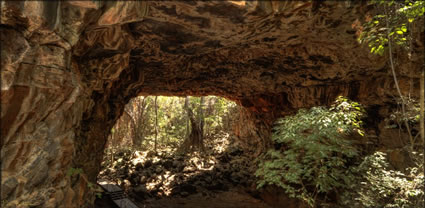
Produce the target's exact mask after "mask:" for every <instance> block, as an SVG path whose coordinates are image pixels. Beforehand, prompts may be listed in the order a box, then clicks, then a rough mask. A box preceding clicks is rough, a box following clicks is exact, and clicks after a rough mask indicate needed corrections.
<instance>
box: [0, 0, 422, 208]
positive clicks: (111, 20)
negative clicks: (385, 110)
mask: <svg viewBox="0 0 425 208" xmlns="http://www.w3.org/2000/svg"><path fill="white" fill-rule="evenodd" d="M1 6H2V7H1V25H0V35H1V45H2V47H1V53H2V54H1V55H2V57H1V64H2V69H1V79H2V83H1V87H2V88H1V89H2V93H1V105H2V106H1V107H2V109H1V138H2V140H1V148H2V151H1V154H2V155H1V157H2V163H1V166H2V167H1V168H2V175H1V177H2V189H1V194H2V195H1V196H2V199H6V200H10V204H12V205H13V204H18V203H19V204H21V205H22V206H23V207H27V206H41V207H60V206H65V207H85V206H87V207H89V206H90V204H91V203H92V200H93V198H92V197H90V194H89V193H90V190H89V188H88V186H87V183H88V182H94V181H95V177H96V175H97V173H98V171H99V165H100V162H101V157H102V154H103V153H102V152H103V148H104V145H105V143H106V138H107V135H108V133H109V130H110V128H111V127H112V125H113V124H114V122H115V121H116V120H117V119H118V117H119V116H120V115H121V114H122V112H123V108H124V105H125V104H126V103H127V102H128V101H129V100H130V99H131V98H132V97H134V96H137V95H174V96H183V95H218V96H222V97H226V98H228V99H231V100H233V101H236V102H237V103H239V104H240V105H242V106H244V107H246V114H245V115H244V116H245V117H246V119H247V124H248V125H247V126H249V127H250V128H240V129H239V130H240V131H239V132H238V133H239V136H240V138H241V139H242V140H243V141H245V142H246V144H247V146H249V145H251V146H258V147H260V148H259V149H257V150H259V151H261V150H262V149H261V148H265V147H266V146H267V145H268V143H269V140H268V136H269V133H270V126H271V124H272V122H273V121H274V119H275V118H277V117H280V116H282V115H286V114H288V113H291V112H293V111H294V110H296V109H298V108H302V107H310V106H313V105H326V104H328V103H329V102H332V101H333V99H334V98H335V97H336V96H338V95H345V96H349V97H350V98H352V99H355V100H358V101H360V102H363V103H365V104H368V105H378V106H379V105H383V103H384V102H392V101H391V99H392V97H391V96H392V95H395V94H396V92H395V89H394V87H393V84H392V78H391V76H389V74H387V73H386V71H385V69H386V67H387V66H386V64H385V63H386V59H385V57H374V56H371V55H369V52H368V50H367V49H366V48H363V47H361V46H360V45H359V44H358V43H357V41H356V35H355V33H356V31H355V30H354V29H353V28H352V24H353V23H354V22H356V21H362V20H363V19H364V15H365V14H366V12H372V13H373V10H371V8H368V7H367V5H363V4H361V3H350V4H349V3H345V2H335V1H331V2H323V3H321V4H318V3H317V2H313V3H308V2H303V1H300V2H289V3H287V4H286V3H285V4H283V3H282V4H279V3H277V4H276V2H275V3H272V2H266V1H260V2H252V3H246V4H244V3H243V2H236V3H232V2H230V1H229V2H227V1H212V2H196V1H194V2H189V1H176V2H155V1H153V2H138V1H123V2H108V3H105V2H101V1H93V2H92V1H84V2H83V1H68V2H56V3H51V2H36V1H25V2H1ZM415 41H417V50H418V51H421V50H422V51H423V42H422V40H415ZM415 50H416V49H415ZM412 60H413V62H412V65H413V66H421V63H423V52H422V53H414V57H413V59H412ZM403 67H404V68H403ZM405 68H406V66H401V69H402V70H401V75H400V80H401V85H402V89H403V90H404V91H408V90H409V89H410V88H409V83H412V81H411V80H413V83H414V84H413V85H415V86H417V85H418V76H419V67H416V68H415V69H414V70H417V72H418V73H417V74H416V73H410V72H409V73H404V72H407V71H408V70H403V69H405ZM412 74H413V76H412ZM414 90H416V89H415V88H414ZM72 168H81V169H82V170H83V173H82V174H79V175H78V176H69V175H67V173H68V172H69V170H70V169H72Z"/></svg>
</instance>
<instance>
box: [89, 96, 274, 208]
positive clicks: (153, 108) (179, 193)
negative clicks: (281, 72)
mask: <svg viewBox="0 0 425 208" xmlns="http://www.w3.org/2000/svg"><path fill="white" fill-rule="evenodd" d="M242 112H243V107H241V106H239V105H237V104H236V103H235V102H233V101H230V100H227V99H225V98H222V97H217V96H202V97H192V96H186V97H170V96H139V97H135V98H132V99H131V100H130V101H129V102H128V104H126V105H125V107H124V112H123V114H122V115H121V116H120V118H119V119H118V120H117V121H116V123H115V125H114V126H113V127H112V129H111V131H110V135H109V136H108V141H107V144H106V147H105V150H104V156H103V161H102V164H101V169H100V172H99V174H98V176H97V183H98V184H100V185H101V186H103V187H105V186H110V184H114V185H117V186H118V187H120V188H121V189H122V190H123V191H124V192H125V196H126V197H128V198H129V199H131V200H132V201H133V202H134V203H135V204H136V205H137V206H139V207H158V206H161V205H163V206H165V205H166V206H167V207H169V206H170V204H172V203H182V204H185V205H184V207H191V206H193V207H201V206H203V207H220V206H232V207H259V206H260V207H267V206H266V204H265V203H264V202H263V201H262V200H261V198H260V197H259V196H258V193H256V191H255V189H253V188H252V187H250V186H249V185H250V184H253V183H254V180H255V176H254V174H253V172H252V170H253V164H254V163H253V162H252V158H249V157H248V155H247V154H244V147H243V145H242V144H241V143H240V141H239V140H238V139H237V138H236V135H235V132H234V129H235V126H237V124H240V123H243V122H244V121H243V120H242V119H241V118H240V114H241V113H242ZM96 191H97V192H96ZM96 191H95V192H96V194H95V195H96V196H97V199H96V201H95V205H96V207H115V205H114V204H116V203H113V202H112V201H111V199H113V197H116V196H111V195H110V193H109V192H105V190H100V189H98V190H96ZM115 195H116V194H115ZM210 199H220V200H219V202H218V201H217V202H216V203H211V202H209V203H206V201H208V200H210ZM121 203H122V202H121ZM182 206H183V205H182Z"/></svg>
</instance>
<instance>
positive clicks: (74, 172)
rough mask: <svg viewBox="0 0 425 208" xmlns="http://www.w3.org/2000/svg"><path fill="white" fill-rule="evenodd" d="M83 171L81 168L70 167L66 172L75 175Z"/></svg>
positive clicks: (68, 174)
mask: <svg viewBox="0 0 425 208" xmlns="http://www.w3.org/2000/svg"><path fill="white" fill-rule="evenodd" d="M81 173H83V169H81V168H69V169H68V171H67V172H66V175H67V176H74V175H79V174H81Z"/></svg>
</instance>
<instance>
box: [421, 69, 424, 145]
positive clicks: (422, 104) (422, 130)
mask: <svg viewBox="0 0 425 208" xmlns="http://www.w3.org/2000/svg"><path fill="white" fill-rule="evenodd" d="M424 79H425V66H424V67H422V75H421V81H420V85H421V90H420V93H421V95H420V102H421V104H420V106H421V107H420V111H421V116H420V119H421V121H420V129H421V139H422V145H424V144H425V127H424V122H425V115H424V108H425V107H424V105H425V100H424V96H425V95H424V94H425V90H424V88H425V86H424V85H425V81H424Z"/></svg>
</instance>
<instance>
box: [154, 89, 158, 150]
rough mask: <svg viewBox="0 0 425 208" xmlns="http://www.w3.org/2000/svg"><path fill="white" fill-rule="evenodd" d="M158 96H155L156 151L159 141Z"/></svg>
mask: <svg viewBox="0 0 425 208" xmlns="http://www.w3.org/2000/svg"><path fill="white" fill-rule="evenodd" d="M157 101H158V96H155V146H154V150H155V152H156V148H157V143H158V103H157Z"/></svg>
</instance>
